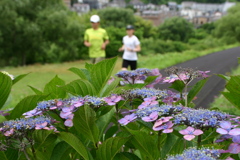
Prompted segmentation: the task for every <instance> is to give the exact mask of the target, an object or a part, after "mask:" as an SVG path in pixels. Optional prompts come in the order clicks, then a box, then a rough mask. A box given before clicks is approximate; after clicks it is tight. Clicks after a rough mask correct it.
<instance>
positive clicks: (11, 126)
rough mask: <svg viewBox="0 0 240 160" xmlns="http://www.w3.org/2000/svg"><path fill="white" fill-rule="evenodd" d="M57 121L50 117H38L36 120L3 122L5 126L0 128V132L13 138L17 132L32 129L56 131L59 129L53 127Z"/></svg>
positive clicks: (22, 119)
mask: <svg viewBox="0 0 240 160" xmlns="http://www.w3.org/2000/svg"><path fill="white" fill-rule="evenodd" d="M55 122H56V121H54V120H52V119H51V118H49V117H45V116H38V117H36V118H21V119H17V120H10V121H5V122H3V126H2V127H1V128H0V131H1V132H2V133H3V134H4V135H5V136H11V135H13V134H14V133H15V132H16V131H23V130H32V129H36V130H39V129H45V130H54V131H57V129H56V128H55V127H54V126H53V125H52V124H53V123H55Z"/></svg>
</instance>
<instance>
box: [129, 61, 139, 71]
mask: <svg viewBox="0 0 240 160" xmlns="http://www.w3.org/2000/svg"><path fill="white" fill-rule="evenodd" d="M130 66H131V70H135V69H137V61H131V62H130Z"/></svg>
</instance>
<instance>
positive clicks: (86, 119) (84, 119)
mask: <svg viewBox="0 0 240 160" xmlns="http://www.w3.org/2000/svg"><path fill="white" fill-rule="evenodd" d="M95 121H96V113H95V112H94V111H93V109H91V108H90V107H89V106H87V105H84V106H82V107H80V108H79V109H78V111H76V112H75V115H74V118H73V123H74V127H75V129H76V130H77V131H78V133H80V134H83V135H84V136H85V137H86V138H87V139H88V140H91V141H92V142H93V143H94V144H97V143H98V141H99V139H98V136H99V130H98V128H97V125H96V122H95Z"/></svg>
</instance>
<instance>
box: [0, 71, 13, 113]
mask: <svg viewBox="0 0 240 160" xmlns="http://www.w3.org/2000/svg"><path fill="white" fill-rule="evenodd" d="M11 88H12V79H11V78H10V77H9V76H8V75H6V74H3V73H2V72H0V109H1V108H2V107H3V105H4V104H5V102H6V101H7V99H8V97H9V94H10V92H11Z"/></svg>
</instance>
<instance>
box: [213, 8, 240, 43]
mask: <svg viewBox="0 0 240 160" xmlns="http://www.w3.org/2000/svg"><path fill="white" fill-rule="evenodd" d="M239 17H240V4H237V5H236V6H233V7H231V8H230V9H229V10H228V14H227V15H226V16H224V17H223V18H221V19H220V20H218V21H217V22H216V30H215V32H214V35H215V37H216V38H220V39H221V40H222V41H223V42H225V43H227V44H231V43H235V42H240V21H238V20H237V19H239Z"/></svg>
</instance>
